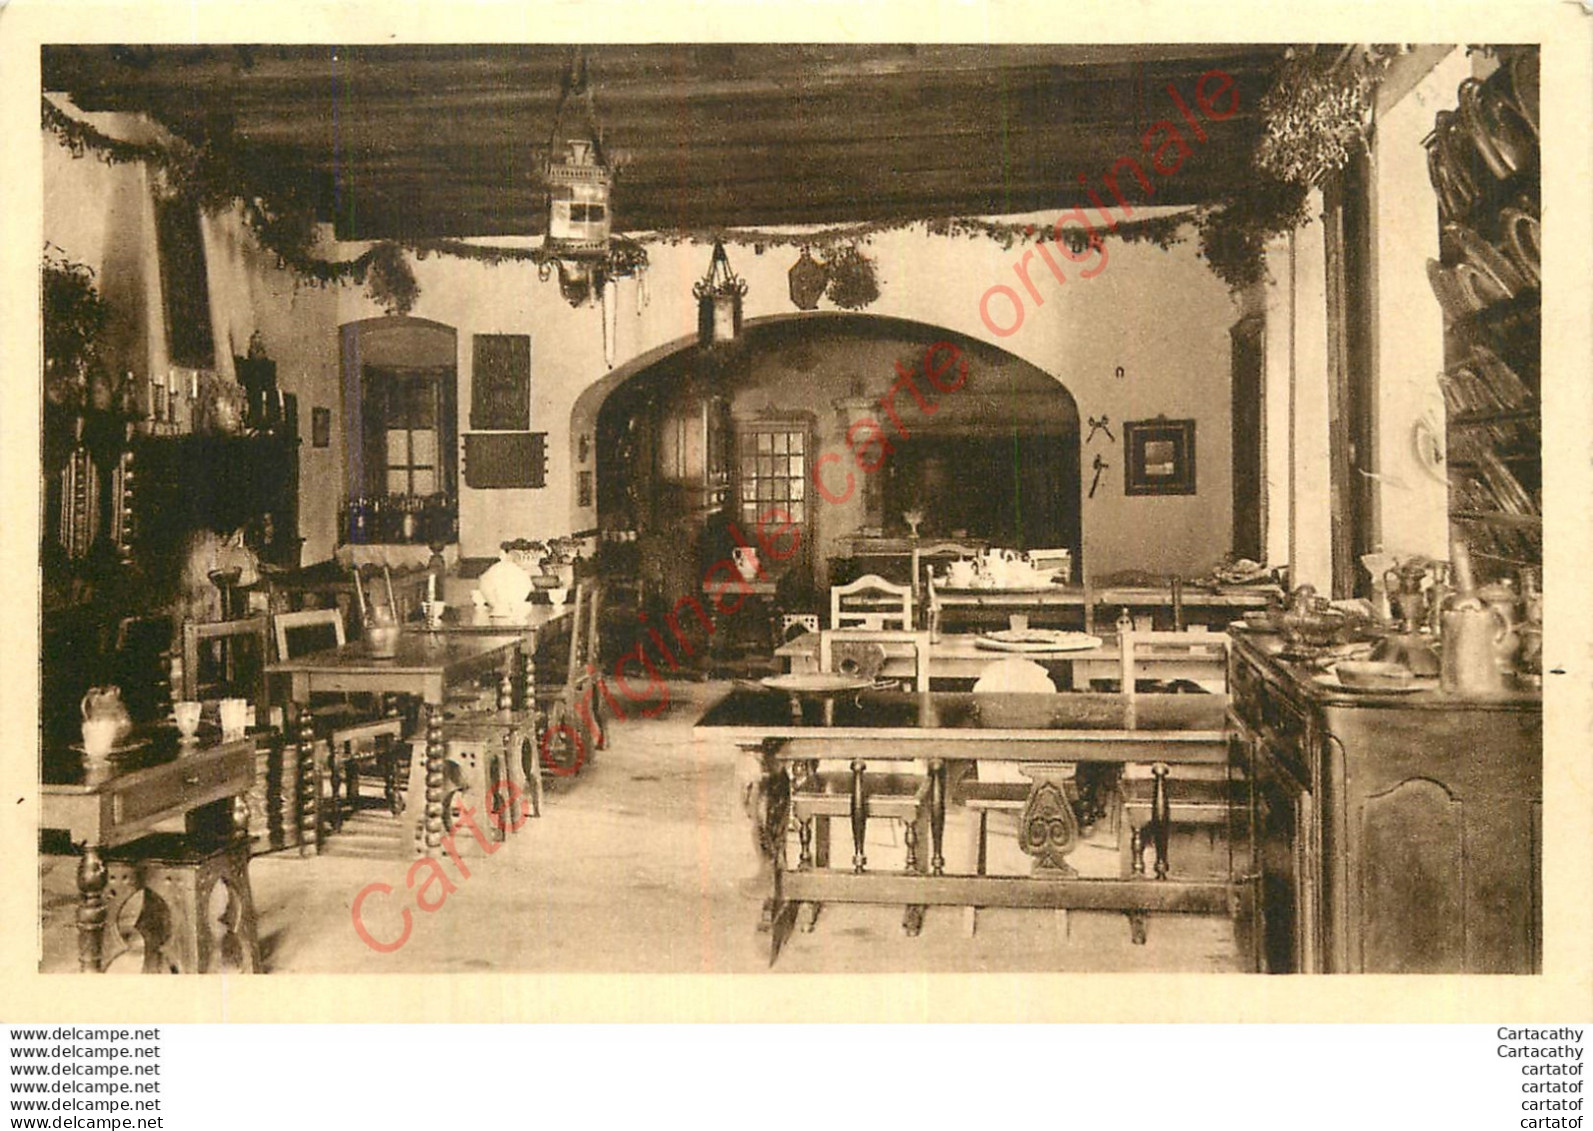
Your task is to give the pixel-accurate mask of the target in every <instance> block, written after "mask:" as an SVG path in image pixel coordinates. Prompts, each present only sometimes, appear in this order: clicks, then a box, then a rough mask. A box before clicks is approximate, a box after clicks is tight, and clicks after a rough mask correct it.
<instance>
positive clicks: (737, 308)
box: [691, 240, 747, 348]
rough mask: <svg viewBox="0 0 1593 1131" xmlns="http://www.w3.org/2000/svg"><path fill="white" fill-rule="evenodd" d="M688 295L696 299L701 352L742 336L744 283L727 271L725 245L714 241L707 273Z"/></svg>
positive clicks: (728, 261)
mask: <svg viewBox="0 0 1593 1131" xmlns="http://www.w3.org/2000/svg"><path fill="white" fill-rule="evenodd" d="M691 292H692V294H693V295H695V296H696V298H697V341H698V344H699V345H701V346H703V347H704V348H712V347H715V346H724V345H729V344H730V343H731V342H734V341H735V340H736V339H737V338H738V337H740V336H741V300H742V299H743V298H745V297H746V294H747V282H746V280H745V279H743V278H741V277H740V276H739V275H737V274H736V273H735V272H734V271H732V270H731V269H730V257H729V256H727V255H726V254H725V245H724V244H723V243H721V242H719V241H718V240H715V241H714V255H713V260H712V261H711V262H710V263H709V264H708V273H707V274H706V275H704V276H703V277H702V278H701V279H699V280H697V282H696V284H695V285H694V286H693V287H692V289H691Z"/></svg>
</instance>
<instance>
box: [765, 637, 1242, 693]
mask: <svg viewBox="0 0 1593 1131" xmlns="http://www.w3.org/2000/svg"><path fill="white" fill-rule="evenodd" d="M1195 635H1196V636H1197V637H1198V635H1199V634H1198V633H1197V634H1195ZM1209 635H1210V638H1211V643H1212V646H1211V649H1210V653H1211V654H1210V656H1209V657H1207V658H1200V657H1192V656H1190V655H1187V654H1185V655H1179V656H1176V657H1172V656H1162V657H1158V656H1157V655H1156V654H1155V653H1154V652H1151V653H1148V654H1146V655H1144V656H1141V657H1139V658H1138V659H1137V661H1136V662H1137V663H1138V664H1139V665H1141V668H1142V669H1144V668H1153V669H1154V672H1155V674H1156V676H1157V677H1158V678H1164V679H1187V680H1193V681H1196V682H1199V681H1202V680H1205V681H1212V680H1217V681H1220V680H1222V678H1223V674H1224V671H1223V669H1224V667H1225V666H1226V664H1227V662H1228V657H1227V651H1226V649H1225V648H1224V647H1223V644H1224V638H1223V637H1222V636H1220V635H1219V634H1217V633H1210V634H1209ZM979 639H980V637H979V634H978V633H973V632H956V633H947V634H945V635H944V636H942V637H941V638H940V639H938V640H931V641H930V645H929V677H930V679H962V680H968V679H978V678H979V677H980V675H982V674H983V673H984V671H985V669H986V668H988V667H989V666H990V665H991V664H993V663H995V662H996V661H998V660H1003V659H1010V658H1012V657H1014V656H1017V657H1018V658H1020V659H1026V660H1033V661H1035V662H1036V663H1038V664H1041V665H1043V666H1045V667H1046V668H1048V669H1051V670H1052V672H1053V674H1055V675H1057V676H1059V677H1061V678H1062V683H1060V684H1058V688H1059V689H1073V690H1087V689H1088V688H1089V684H1090V680H1091V679H1117V678H1119V677H1120V676H1121V674H1122V652H1121V650H1120V649H1119V648H1118V645H1117V638H1116V636H1115V635H1112V634H1108V635H1106V636H1104V637H1103V638H1102V640H1101V645H1100V646H1099V647H1096V648H1084V649H1078V650H1075V651H1055V652H1007V651H1001V650H998V649H991V648H987V647H984V646H982V645H981V644H980V643H979ZM883 647H884V649H885V664H884V666H883V667H882V668H881V669H880V674H881V675H883V676H888V677H895V678H902V679H911V678H912V677H913V674H914V670H915V669H914V664H915V663H916V657H915V656H914V654H913V649H912V645H910V644H885V645H883ZM774 654H775V656H777V657H778V658H780V659H781V660H783V661H784V662H785V664H786V669H787V670H788V671H792V672H816V671H818V670H819V634H818V633H816V632H804V633H803V634H802V635H801V636H797V637H794V638H792V639H791V640H788V641H786V642H785V643H784V644H782V645H780V647H778V648H776V649H775V652H774Z"/></svg>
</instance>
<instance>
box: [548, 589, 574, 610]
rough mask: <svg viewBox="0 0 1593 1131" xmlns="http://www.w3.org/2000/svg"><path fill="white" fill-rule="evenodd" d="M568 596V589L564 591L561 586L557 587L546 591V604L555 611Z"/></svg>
mask: <svg viewBox="0 0 1593 1131" xmlns="http://www.w3.org/2000/svg"><path fill="white" fill-rule="evenodd" d="M569 596H570V591H569V590H568V589H566V588H565V587H564V586H562V585H561V586H559V587H558V588H556V589H549V590H548V604H550V605H552V606H553V607H554V608H555V609H557V608H559V607H560V606H561V605H563V604H564V602H565V600H566V599H568V597H569Z"/></svg>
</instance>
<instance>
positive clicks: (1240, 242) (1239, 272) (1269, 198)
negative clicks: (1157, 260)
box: [1200, 177, 1311, 291]
mask: <svg viewBox="0 0 1593 1131" xmlns="http://www.w3.org/2000/svg"><path fill="white" fill-rule="evenodd" d="M1309 192H1310V189H1309V188H1308V187H1307V186H1306V185H1304V184H1301V183H1299V182H1297V181H1282V180H1275V179H1273V178H1272V177H1256V178H1253V179H1252V180H1251V181H1250V183H1248V184H1247V185H1246V186H1245V189H1244V191H1243V192H1242V193H1239V194H1236V195H1235V196H1233V197H1232V198H1230V199H1229V200H1228V202H1227V203H1226V204H1224V205H1223V207H1221V208H1216V209H1212V210H1211V211H1209V212H1207V213H1205V214H1204V215H1203V216H1202V217H1201V219H1200V254H1201V258H1203V259H1205V261H1206V263H1207V264H1208V265H1209V266H1210V267H1211V270H1212V272H1213V273H1214V274H1215V275H1216V276H1217V277H1218V278H1219V279H1221V280H1222V281H1223V282H1224V283H1227V284H1228V287H1229V289H1230V290H1234V291H1240V290H1243V289H1244V288H1245V287H1248V286H1251V285H1253V284H1256V283H1260V282H1263V281H1265V279H1266V277H1267V267H1266V248H1267V243H1268V241H1270V240H1271V239H1272V238H1273V237H1275V236H1281V235H1284V234H1285V233H1287V232H1292V231H1294V230H1295V229H1296V228H1299V227H1302V226H1304V225H1305V224H1307V223H1309V222H1310V219H1311V215H1310V211H1309V210H1308V209H1307V207H1306V198H1307V194H1308V193H1309Z"/></svg>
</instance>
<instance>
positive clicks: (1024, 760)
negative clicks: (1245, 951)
mask: <svg viewBox="0 0 1593 1131" xmlns="http://www.w3.org/2000/svg"><path fill="white" fill-rule="evenodd" d="M1038 698H1043V699H1044V700H1045V702H1044V703H1043V704H1040V705H1038V706H1037V705H1036V702H1035V701H1036V699H1038ZM1003 700H1014V702H1012V703H1004V702H1001V701H1003ZM1225 707H1226V697H1225V696H1220V695H1140V696H1135V697H1133V698H1129V697H1125V696H1119V695H1096V694H1059V695H1056V696H1048V697H1037V696H1033V695H1018V696H986V695H978V696H976V695H972V694H967V693H956V692H928V693H922V694H916V693H907V692H863V693H860V694H859V695H858V696H856V697H855V698H853V699H843V700H841V701H839V702H837V703H836V705H835V710H834V714H833V719H834V721H833V724H831V725H826V724H825V722H824V719H825V713H824V711H823V710H822V709H821V706H820V705H819V704H817V703H808V704H804V705H803V709H802V711H801V718H800V720H799V719H797V718H795V717H794V716H793V711H792V707H791V702H790V700H789V699H788V698H787V696H785V695H784V694H780V693H778V692H771V691H765V690H753V689H751V688H744V687H742V688H737V689H735V690H733V691H731V692H730V694H729V695H728V696H726V697H725V698H724V699H722V700H721V701H719V702H718V703H716V704H715V705H714V706H712V707H711V708H709V710H708V711H707V712H706V713H705V714H704V715H703V716H702V718H700V719H699V720H698V722H697V725H696V727H695V728H694V730H693V732H692V733H693V736H694V738H696V739H698V740H701V741H711V742H722V743H726V744H729V745H732V746H735V747H737V748H739V749H740V750H741V751H742V752H743V754H744V755H745V756H746V757H748V758H750V759H752V760H754V761H755V763H756V772H755V773H754V774H752V775H749V780H750V781H751V782H752V783H753V784H752V785H750V786H749V788H748V793H747V796H746V797H745V798H744V801H745V803H746V807H747V812H748V816H749V817H750V818H751V819H752V822H753V825H754V836H755V840H756V842H757V844H758V845H759V848H760V856H761V861H762V867H763V870H764V874H765V875H766V877H767V880H768V884H769V896H768V898H767V899H766V900H765V903H764V910H763V917H762V922H761V924H760V926H761V927H762V928H763V929H766V930H768V931H769V932H770V935H771V942H770V961H771V963H772V962H773V961H774V960H775V958H777V957H778V955H779V951H780V947H781V945H782V944H783V942H784V940H785V938H786V937H787V936H788V935H789V934H790V931H791V928H792V926H793V924H794V923H795V920H796V914H797V910H798V908H799V907H800V906H801V905H802V904H804V903H813V904H818V903H828V902H840V903H879V904H889V905H895V906H903V907H908V908H922V907H925V906H930V905H948V904H949V905H962V906H969V907H1032V908H1058V909H1068V908H1079V909H1092V910H1108V909H1109V910H1120V911H1125V912H1129V913H1130V914H1131V915H1142V914H1143V913H1145V912H1149V911H1161V912H1186V913H1207V914H1210V913H1229V912H1231V911H1232V910H1233V909H1234V908H1235V907H1236V906H1237V902H1238V901H1239V900H1240V899H1241V897H1242V894H1243V893H1242V889H1241V887H1240V886H1239V883H1238V881H1237V880H1236V879H1235V878H1234V877H1232V876H1230V877H1229V878H1228V879H1226V880H1222V881H1196V880H1180V879H1173V878H1170V877H1169V874H1168V868H1167V861H1166V841H1165V838H1164V837H1157V838H1156V854H1157V861H1156V864H1157V866H1156V869H1155V875H1154V876H1153V877H1147V876H1145V875H1143V874H1136V875H1131V876H1126V877H1120V878H1118V879H1086V878H1081V877H1079V876H1078V875H1077V874H1076V873H1075V871H1074V869H1073V868H1072V867H1071V866H1070V865H1069V864H1068V863H1067V859H1066V858H1067V856H1068V854H1069V853H1070V852H1071V851H1072V850H1073V848H1074V846H1075V844H1076V843H1077V839H1078V827H1077V823H1076V819H1075V817H1074V813H1073V809H1072V803H1071V799H1070V796H1069V794H1070V787H1069V782H1070V779H1071V778H1072V776H1073V766H1074V764H1075V763H1078V762H1115V763H1140V764H1148V765H1150V766H1151V767H1152V768H1153V775H1154V793H1153V799H1152V809H1153V812H1154V814H1156V815H1157V817H1158V819H1160V821H1161V823H1162V827H1163V828H1165V827H1166V823H1167V815H1168V812H1169V806H1170V801H1169V797H1168V774H1169V767H1170V766H1173V765H1178V764H1194V763H1199V764H1206V765H1218V766H1226V765H1227V764H1228V743H1227V738H1226V730H1225V718H1224V713H1225ZM998 708H1011V712H1012V714H1011V715H1009V714H1008V712H1007V711H1006V710H1000V709H998ZM1013 715H1020V716H1025V717H1026V725H1022V726H998V725H992V722H993V721H999V720H1001V719H1002V718H1004V717H1012V716H1013ZM826 759H829V760H833V759H841V760H845V761H847V762H848V763H849V766H850V769H851V779H852V780H851V787H852V788H851V826H852V836H853V848H854V866H853V869H852V870H851V871H850V872H844V871H832V870H829V869H827V868H823V867H818V866H816V865H815V861H814V859H813V858H812V856H811V855H810V853H809V851H808V845H809V843H810V839H811V830H808V829H801V830H799V831H800V832H801V841H802V846H803V851H802V856H801V858H800V860H799V861H798V864H797V867H796V868H795V869H792V868H790V867H788V865H787V861H786V847H785V845H786V830H787V826H788V824H789V822H790V819H791V814H792V809H791V796H792V789H793V781H794V779H795V778H798V777H806V776H810V775H816V774H817V772H818V762H819V761H820V760H826ZM984 761H988V762H1004V763H1010V764H1015V765H1017V766H1019V767H1020V768H1021V769H1022V770H1023V773H1024V776H1026V777H1028V778H1029V779H1030V784H1029V786H1028V790H1027V796H1026V798H1025V799H1024V808H1023V816H1022V820H1021V822H1020V829H1021V830H1022V832H1021V834H1020V837H1019V841H1020V846H1021V847H1022V848H1023V850H1024V852H1025V853H1026V854H1028V855H1029V856H1031V857H1032V858H1033V860H1034V864H1033V870H1032V874H1031V875H1029V876H1027V877H1011V876H982V875H953V874H947V873H946V871H945V855H944V844H943V840H944V832H945V826H946V814H947V809H948V807H950V806H952V805H955V804H957V802H958V800H959V797H960V796H961V794H962V783H963V781H964V779H966V778H968V777H969V776H970V773H971V771H972V770H973V768H974V766H975V764H976V763H977V762H984ZM903 762H908V763H922V764H923V765H924V766H925V767H927V769H926V771H925V773H926V776H927V786H928V789H927V794H928V810H929V812H928V818H929V821H928V823H929V832H930V838H931V839H930V854H929V858H928V860H927V862H926V861H919V863H918V865H917V866H916V867H914V868H911V869H909V870H907V871H905V872H870V871H867V870H866V869H865V867H864V866H863V865H862V864H861V863H858V862H859V861H861V860H862V859H863V847H862V845H863V837H864V836H865V833H866V823H867V808H868V806H867V795H866V790H867V781H868V779H867V776H866V774H865V771H866V770H867V769H868V767H869V766H870V765H877V764H881V763H896V764H898V765H899V764H900V763H903ZM925 864H927V867H924V865H925Z"/></svg>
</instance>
